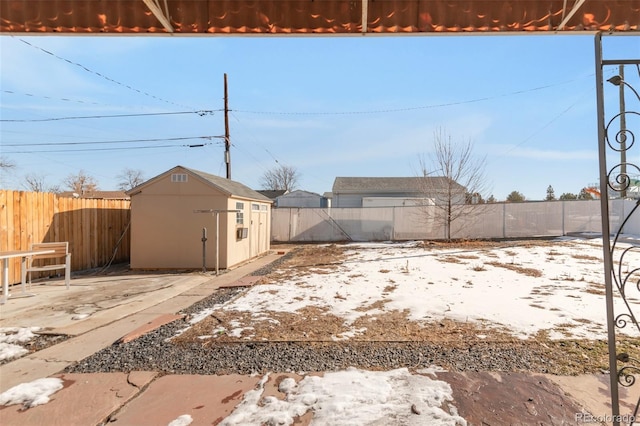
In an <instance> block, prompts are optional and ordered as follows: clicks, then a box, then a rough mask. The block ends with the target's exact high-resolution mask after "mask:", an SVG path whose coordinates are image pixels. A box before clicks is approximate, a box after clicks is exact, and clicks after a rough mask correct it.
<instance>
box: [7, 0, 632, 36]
mask: <svg viewBox="0 0 640 426" xmlns="http://www.w3.org/2000/svg"><path fill="white" fill-rule="evenodd" d="M165 5H166V8H165ZM639 28H640V0H588V1H584V0H546V1H540V0H316V1H313V0H259V1H257V0H163V1H160V2H155V1H154V0H109V1H96V0H2V2H0V32H3V33H28V32H30V33H75V34H88V35H99V34H105V33H116V34H146V33H171V32H173V33H174V34H202V35H216V34H358V33H365V34H391V33H393V34H396V33H425V34H428V33H465V32H469V33H479V32H480V33H502V32H549V31H578V32H583V31H606V32H618V31H638V30H639Z"/></svg>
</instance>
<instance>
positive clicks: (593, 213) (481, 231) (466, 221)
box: [271, 200, 640, 242]
mask: <svg viewBox="0 0 640 426" xmlns="http://www.w3.org/2000/svg"><path fill="white" fill-rule="evenodd" d="M635 204H636V202H635V201H630V200H611V201H610V205H609V210H610V228H611V232H617V230H618V228H619V227H620V225H621V223H622V220H624V217H625V216H626V215H627V214H629V212H630V211H631V209H632V208H633V207H634V206H635ZM461 207H462V208H463V210H462V214H461V215H460V217H459V218H458V219H456V220H454V221H453V223H452V226H451V238H454V239H459V238H467V239H476V238H525V237H555V236H562V235H567V234H573V233H601V221H600V201H599V200H589V201H545V202H526V203H496V204H483V205H468V206H461ZM635 216H636V215H634V216H633V217H632V218H631V220H629V221H628V222H627V223H626V225H625V227H624V230H623V232H624V233H625V234H632V235H640V220H638V218H636V217H635ZM445 223H446V221H445V220H444V219H443V211H442V210H441V209H439V208H438V207H434V206H424V207H370V208H322V209H320V208H277V209H273V211H272V222H271V239H272V241H274V242H331V241H387V240H396V241H401V240H438V239H444V238H446V232H445Z"/></svg>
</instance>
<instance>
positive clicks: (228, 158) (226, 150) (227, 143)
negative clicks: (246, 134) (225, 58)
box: [224, 73, 231, 179]
mask: <svg viewBox="0 0 640 426" xmlns="http://www.w3.org/2000/svg"><path fill="white" fill-rule="evenodd" d="M224 162H225V163H227V179H231V141H230V140H229V95H228V93H227V73H224Z"/></svg>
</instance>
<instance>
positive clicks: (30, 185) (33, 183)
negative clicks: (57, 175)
mask: <svg viewBox="0 0 640 426" xmlns="http://www.w3.org/2000/svg"><path fill="white" fill-rule="evenodd" d="M23 186H24V187H25V188H26V189H27V190H29V191H33V192H60V185H58V184H48V183H47V179H46V176H45V175H42V174H38V173H29V174H27V175H25V176H24V183H23Z"/></svg>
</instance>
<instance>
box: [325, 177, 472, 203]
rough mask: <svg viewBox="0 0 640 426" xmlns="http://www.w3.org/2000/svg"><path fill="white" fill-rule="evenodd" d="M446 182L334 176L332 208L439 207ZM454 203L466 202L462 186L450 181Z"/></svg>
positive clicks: (433, 178)
mask: <svg viewBox="0 0 640 426" xmlns="http://www.w3.org/2000/svg"><path fill="white" fill-rule="evenodd" d="M448 183H449V180H448V179H447V178H446V177H442V176H426V177H337V178H336V179H335V181H334V183H333V191H332V193H333V197H332V202H331V204H332V207H388V206H410V205H419V204H433V203H435V204H439V203H442V202H443V201H444V200H446V198H447V197H446V196H445V195H444V194H445V193H446V188H447V187H448V186H449V185H448ZM452 187H453V190H454V195H453V197H452V200H453V201H454V204H463V203H464V201H465V192H466V190H465V188H464V186H462V185H460V184H458V183H456V182H453V185H452Z"/></svg>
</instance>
